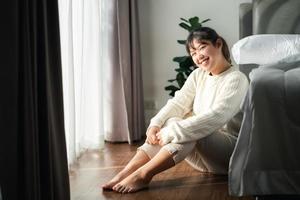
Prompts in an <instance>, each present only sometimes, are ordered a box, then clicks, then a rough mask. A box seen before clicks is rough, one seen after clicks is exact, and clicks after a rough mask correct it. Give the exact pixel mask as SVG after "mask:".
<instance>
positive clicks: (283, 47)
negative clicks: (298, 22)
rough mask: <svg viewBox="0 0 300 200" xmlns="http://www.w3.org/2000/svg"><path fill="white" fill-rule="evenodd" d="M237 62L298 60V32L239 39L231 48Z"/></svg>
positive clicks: (299, 39) (299, 55)
mask: <svg viewBox="0 0 300 200" xmlns="http://www.w3.org/2000/svg"><path fill="white" fill-rule="evenodd" d="M231 52H232V56H233V59H234V61H235V62H236V63H237V64H258V65H266V64H274V63H278V62H282V63H289V62H295V61H298V60H300V35H299V34H261V35H251V36H248V37H245V38H243V39H241V40H239V41H238V42H237V43H235V44H234V45H233V47H232V49H231Z"/></svg>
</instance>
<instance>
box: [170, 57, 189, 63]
mask: <svg viewBox="0 0 300 200" xmlns="http://www.w3.org/2000/svg"><path fill="white" fill-rule="evenodd" d="M187 57H188V56H177V57H174V58H173V61H174V62H178V63H181V62H184V61H185V60H186V59H187Z"/></svg>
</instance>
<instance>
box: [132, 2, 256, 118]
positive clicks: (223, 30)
mask: <svg viewBox="0 0 300 200" xmlns="http://www.w3.org/2000/svg"><path fill="white" fill-rule="evenodd" d="M242 2H250V0H138V3H139V21H140V34H141V51H142V67H143V80H144V98H145V101H146V105H145V107H146V122H147V123H148V120H149V117H151V116H152V115H153V114H154V113H155V112H156V111H157V110H159V109H160V108H161V107H162V106H163V105H164V104H165V103H166V101H167V99H168V98H170V97H169V95H168V92H167V91H165V90H164V87H165V86H166V85H167V84H168V82H167V80H168V79H171V78H174V77H175V71H174V69H175V67H177V66H176V63H175V62H173V61H172V59H173V57H175V56H182V55H184V54H186V52H185V48H184V46H183V45H179V44H177V42H176V40H178V39H185V38H186V37H187V34H188V33H187V32H186V31H185V30H184V29H182V28H180V27H179V26H178V24H179V22H180V18H181V17H183V18H190V17H193V16H198V17H199V18H200V20H204V19H207V18H210V19H211V21H209V22H207V23H205V24H204V25H205V26H209V27H211V28H214V29H215V30H216V31H217V32H218V33H219V34H220V35H221V36H223V37H224V39H225V40H226V41H227V42H228V45H229V47H231V46H232V45H233V44H234V43H235V42H236V41H237V40H238V20H239V15H238V7H239V4H240V3H242ZM153 103H154V105H153Z"/></svg>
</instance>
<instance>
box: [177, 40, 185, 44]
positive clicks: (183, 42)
mask: <svg viewBox="0 0 300 200" xmlns="http://www.w3.org/2000/svg"><path fill="white" fill-rule="evenodd" d="M177 42H178V43H179V44H185V43H186V40H177Z"/></svg>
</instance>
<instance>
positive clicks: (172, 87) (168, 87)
mask: <svg viewBox="0 0 300 200" xmlns="http://www.w3.org/2000/svg"><path fill="white" fill-rule="evenodd" d="M165 90H179V88H178V87H176V86H174V85H169V86H167V87H165Z"/></svg>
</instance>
